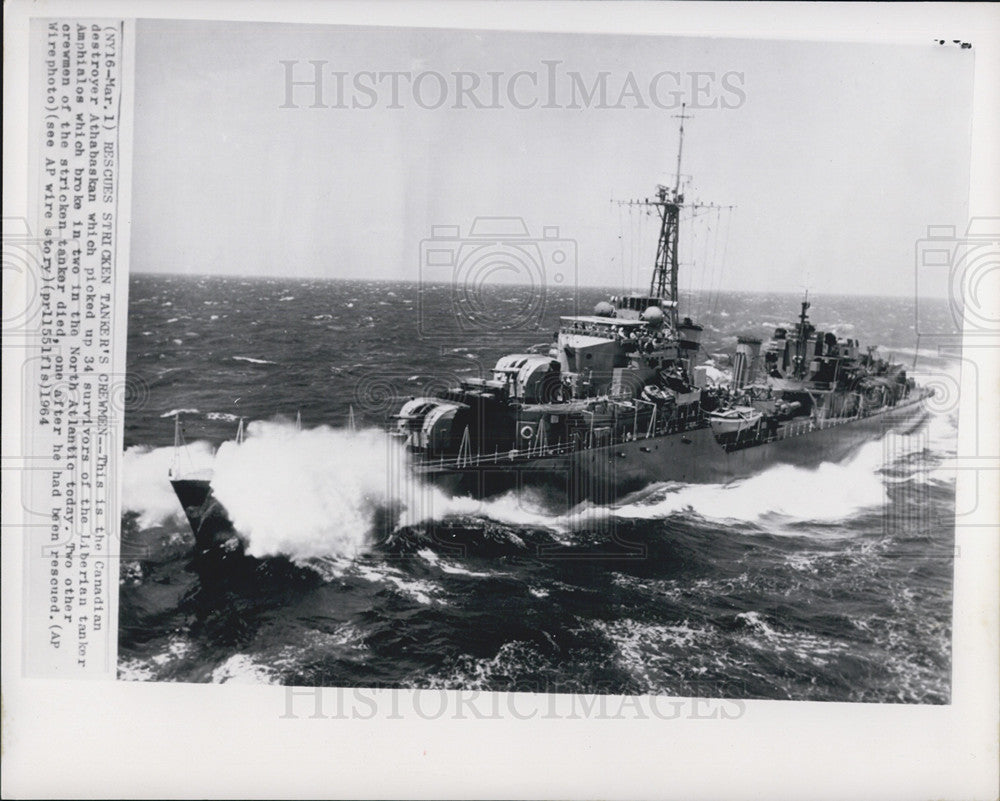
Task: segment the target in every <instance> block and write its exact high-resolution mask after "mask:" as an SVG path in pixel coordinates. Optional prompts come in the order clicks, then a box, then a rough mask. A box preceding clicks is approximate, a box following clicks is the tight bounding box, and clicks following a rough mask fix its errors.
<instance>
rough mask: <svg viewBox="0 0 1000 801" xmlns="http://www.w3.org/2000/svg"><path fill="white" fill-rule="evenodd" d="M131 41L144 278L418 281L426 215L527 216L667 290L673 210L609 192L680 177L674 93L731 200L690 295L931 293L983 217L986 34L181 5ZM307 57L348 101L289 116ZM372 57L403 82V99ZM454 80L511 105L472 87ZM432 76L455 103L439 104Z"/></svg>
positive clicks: (592, 276)
mask: <svg viewBox="0 0 1000 801" xmlns="http://www.w3.org/2000/svg"><path fill="white" fill-rule="evenodd" d="M138 34H139V35H138V46H137V51H138V53H137V67H136V104H135V109H136V123H135V145H134V176H135V180H134V186H133V210H134V225H133V232H132V257H131V258H132V268H133V269H134V270H137V271H143V272H176V273H210V274H246V275H288V276H310V277H313V276H322V277H338V276H342V277H355V278H381V279H412V280H417V279H418V278H420V276H421V271H422V261H421V259H422V258H424V259H425V260H426V257H425V256H424V257H422V256H421V241H422V240H424V239H426V238H427V237H429V236H430V234H431V226H434V225H452V226H460V227H461V230H462V233H463V234H464V233H465V232H467V230H468V227H469V225H470V224H471V222H472V221H473V219H474V218H475V217H477V216H518V217H523V218H524V220H525V222H526V223H527V225H528V227H529V229H530V230H531V233H532V235H535V236H538V237H541V236H542V234H543V227H552V228H558V234H559V236H560V237H562V238H565V239H570V240H573V241H575V243H576V247H577V254H578V261H577V275H578V279H577V280H578V281H579V283H580V284H584V285H602V286H609V285H621V284H623V283H626V284H627V283H630V275H631V276H634V275H635V274H636V273H638V275H639V276H640V281H648V278H647V276H648V270H649V266H650V265H651V263H652V260H653V256H654V252H653V249H654V248H655V241H654V240H653V239H651V237H652V235H653V234H655V226H653V225H651V224H650V221H649V220H645V221H643V222H642V224H641V225H640V222H639V219H640V218H638V217H635V216H630V215H629V212H628V210H627V209H622V208H620V207H618V206H615V205H612V203H610V200H611V199H612V198H620V199H626V198H630V197H636V196H647V195H650V194H651V193H652V191H653V189H654V186H655V184H656V183H657V182H658V181H667V180H668V179H669V176H670V175H671V174H672V173H673V172H674V169H675V159H676V152H677V151H676V148H677V124H678V120H677V119H676V118H675V116H674V115H676V114H677V113H678V112H679V109H677V108H661V107H660V106H672V105H675V104H676V101H677V100H679V99H680V98H681V97H683V98H684V99H685V100H687V101H689V102H691V101H694V104H695V105H700V106H708V105H712V104H713V102H714V105H715V107H714V108H695V109H690V110H689V113H690V114H691V115H692V119H690V120H688V122H687V129H686V137H685V145H684V164H683V168H682V172H683V173H685V174H689V175H691V176H692V179H691V181H692V183H691V188H690V190H689V192H688V197H689V199H691V198H695V197H697V198H699V199H701V200H704V201H714V202H716V203H719V204H723V205H734V206H736V209H735V210H734V211H733V212H731V213H730V212H719V213H718V214H708V215H706V216H704V217H702V218H701V219H700V221H698V222H697V223H695V224H692V225H689V226H687V227H686V228H685V233H686V234H687V238H686V240H685V242H684V247H683V248H682V253H683V256H684V259H685V262H686V264H685V268H684V269H685V272H684V275H683V278H682V287H694V288H697V287H700V286H705V285H707V284H708V283H710V282H712V281H713V280H714V281H715V282H716V284H718V283H720V281H721V283H722V285H723V286H726V287H730V288H734V289H761V290H767V291H781V290H788V291H796V292H797V291H799V290H801V288H802V287H803V286H805V285H808V286H809V288H810V289H811V290H812V291H814V292H817V293H861V294H900V295H906V294H912V292H913V286H914V269H915V268H914V253H915V245H916V242H917V240H919V239H920V238H921V237H922V236H924V234H925V231H926V227H927V226H928V225H942V224H945V225H947V224H953V225H957V226H959V228H961V227H962V226H963V225H964V221H965V217H966V214H967V200H968V185H969V172H968V171H969V125H970V114H971V89H972V67H973V51H971V50H960V49H958V48H955V47H952V46H946V47H940V46H936V45H933V44H931V43H930V42H929V43H928V44H927V46H919V47H918V46H901V45H884V46H874V45H869V44H860V45H855V44H826V43H806V42H798V43H796V42H764V41H754V40H725V39H674V38H653V37H623V36H618V35H615V36H593V35H570V34H548V33H546V34H535V33H496V32H485V33H474V32H465V31H440V30H434V31H430V30H428V31H421V30H412V29H409V30H408V29H378V28H339V27H320V26H292V25H272V24H263V23H249V24H242V23H203V22H175V21H140V23H139V25H138ZM283 61H290V62H293V63H292V65H291V67H289V66H287V65H284V64H282V62H283ZM310 61H321V62H325V63H324V64H323V65H322V67H321V71H322V75H323V81H324V83H323V95H322V102H323V103H324V104H325V105H326V106H331V107H327V108H312V107H311V106H312V105H313V103H314V100H315V96H314V91H313V88H312V87H311V86H305V87H295V88H293V90H292V95H291V101H292V105H295V106H298V107H297V108H282V106H283V105H286V104H287V102H286V101H287V100H288V99H289V98H288V97H287V90H288V87H287V85H286V71H287V70H289V69H291V75H292V76H293V78H294V79H296V80H307V79H312V78H313V77H314V72H313V70H314V67H313V66H312V65H311V64H310V63H309V62H310ZM546 61H558V62H560V63H559V64H558V65H556V66H555V67H551V66H546V65H545V64H544V63H543V62H546ZM552 69H554V70H555V75H556V78H555V80H554V81H553V82H552V83H551V84H550V83H549V82H548V76H549V74H550V73H549V72H547V71H548V70H552ZM522 71H524V72H527V73H530V74H529V75H522V76H520V77H517V78H514V76H515V75H516V74H517V73H519V72H522ZM365 72H372V73H389V72H403V73H406V75H405V76H403V77H400V78H399V79H398V81H399V88H398V95H397V98H396V103H395V105H398V106H402V108H392V107H391V106H392V105H393V97H392V92H391V85H390V79H389V78H383V79H382V80H381V81H378V80H377V75H376V76H360V77H359V73H365ZM455 72H467V73H472V74H473V75H474V76H476V77H475V78H462V79H461V80H463V81H465V82H466V85H468V82H471V81H474V80H477V79H478V80H479V81H480V86H479V87H478V91H477V92H474V96H475V97H476V98H477V99H478V100H479V101H480V103H481V104H482V105H485V106H491V105H499V106H500V108H490V107H486V108H476V107H475V105H474V101H473V100H472V99H471V98H470V97H469V96H468V95H466V97H465V101H464V102H463V101H461V100H458V99H456V98H457V91H456V82H457V81H458V80H459V79H456V78H455V77H454V76H453V73H455ZM601 72H606V73H608V75H606V76H605V79H604V80H605V81H606V85H607V87H608V89H607V99H606V101H605V103H604V106H605V107H603V108H595V107H594V106H596V105H598V104H599V102H600V98H599V97H597V96H595V97H594V98H593V99H592V100H591V102H590V104H589V105H590V106H591V107H589V108H588V107H586V106H587V105H588V104H587V103H586V102H585V101H584V99H583V98H582V96H581V95H580V94H579V93H578V94H577V95H576V101H577V102H576V105H577V106H581V107H579V108H571V107H569V106H571V105H573V100H574V95H573V90H572V87H573V76H572V73H577V74H579V76H580V79H581V81H582V82H583V85H584V86H585V87H586V88H587V89H588V90H589V89H590V87H591V85H592V84H593V83H594V82H595V80H596V81H599V80H600V73H601ZM695 72H702V73H710V74H714V77H712V75H709V76H708V77H704V76H703V77H700V78H695V77H692V76H691V73H695ZM334 73H343V74H344V75H343V77H342V78H337V77H336V76H335V75H334ZM665 73H667V74H665ZM674 74H677V75H679V80H678V79H677V78H676V77H675V75H674ZM727 74H728V76H727ZM420 75H424V77H423V78H419V83H420V86H419V89H420V93H419V97H415V95H414V89H413V85H412V79H413V78H415V77H417V76H420ZM437 75H440V76H442V78H443V80H444V81H445V85H444V90H445V92H446V100H445V102H444V103H443V105H441V107H440V108H430V106H433V105H435V104H436V103H437V102H438V98H439V97H440V92H441V86H440V81H439V79H438V78H437V77H436V76H437ZM657 75H660V76H661V77H660V78H659V79H658V80H657V81H656V85H655V91H654V88H653V87H651V84H652V83H653V82H654V78H655V76H657ZM533 76H537V77H533ZM629 76H632V78H634V83H632V82H631V79H630V77H629ZM723 76H727V77H725V78H724V77H723ZM338 80H342V81H343V87H344V90H345V91H344V93H343V95H341V96H340V97H338V93H337V81H338ZM355 81H360V83H361V84H362V86H363V87H368V88H369V89H368V91H365V90H364V89H355V88H354V85H355V84H354V82H355ZM494 85H495V86H497V87H499V95H496V96H494V95H493V94H492V86H494ZM598 85H599V83H598ZM695 85H698V86H701V87H703V88H702V91H701V93H700V94H699V93H696V92H695V91H694V86H695ZM511 87H512V88H511ZM551 87H554V90H553V91H554V92H555V95H554V96H553V97H550V96H549V91H550V88H551ZM577 88H578V89H579V87H577ZM672 92H680V94H672ZM623 94H624V97H620V96H621V95H623ZM696 94H697V97H695V95H696ZM372 95H375V99H374V100H373V99H372ZM338 99H339V100H342V101H343V102H341V103H340V104H339V105H346V106H347V108H339V107H336V106H337V105H338ZM532 101H534V106H533V107H532V108H529V109H520V108H516V107H515V103H516V104H519V105H530V104H531V103H532ZM619 101H620V102H619ZM457 103H461V104H462V105H464V106H465V107H464V108H455V107H454V106H455V105H456V104H457ZM354 104H357V105H358V106H368V105H371V106H372V107H371V108H360V107H359V108H354V107H352V105H354ZM546 105H548V106H558V107H557V108H551V107H549V108H547V107H546ZM642 105H645V106H646V108H642V107H641V106H642ZM616 106H624V107H623V108H622V107H616ZM549 233H550V234H551V233H552V232H551V231H550V232H549ZM425 250H426V249H425ZM723 255H724V256H725V258H724V260H723ZM544 258H547V255H546V256H545V257H544ZM722 270H724V272H721V271H722ZM713 271H714V272H713ZM423 272H424V274H426V272H427V271H426V269H424V270H423ZM713 275H714V278H712V277H711V276H713ZM940 287H941V292H944V289H945V287H944V284H943V283H942V284H941V285H940Z"/></svg>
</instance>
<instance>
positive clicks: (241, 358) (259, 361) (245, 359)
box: [233, 356, 277, 364]
mask: <svg viewBox="0 0 1000 801" xmlns="http://www.w3.org/2000/svg"><path fill="white" fill-rule="evenodd" d="M233 361H234V362H249V363H250V364H277V362H271V361H268V360H267V359H254V358H253V357H251V356H233Z"/></svg>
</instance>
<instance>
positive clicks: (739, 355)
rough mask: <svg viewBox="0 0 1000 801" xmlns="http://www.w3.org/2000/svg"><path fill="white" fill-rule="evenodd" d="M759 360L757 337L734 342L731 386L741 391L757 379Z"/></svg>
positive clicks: (740, 338)
mask: <svg viewBox="0 0 1000 801" xmlns="http://www.w3.org/2000/svg"><path fill="white" fill-rule="evenodd" d="M759 359H760V340H759V339H757V337H739V338H738V339H737V340H736V356H735V357H734V358H733V386H734V387H735V388H736V389H743V387H745V386H746V385H747V384H752V383H753V382H754V379H756V378H757V363H758V361H759Z"/></svg>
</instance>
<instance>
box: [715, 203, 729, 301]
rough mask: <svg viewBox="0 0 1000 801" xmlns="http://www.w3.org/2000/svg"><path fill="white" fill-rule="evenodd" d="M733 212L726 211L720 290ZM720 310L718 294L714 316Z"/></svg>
mask: <svg viewBox="0 0 1000 801" xmlns="http://www.w3.org/2000/svg"><path fill="white" fill-rule="evenodd" d="M733 211H734V209H733V208H732V207H730V208H728V209H726V236H725V239H724V240H723V243H722V263H721V269H720V270H719V289H720V291H721V288H722V276H723V275H724V274H725V272H726V254H727V253H728V252H729V233H730V231H732V228H733ZM718 309H719V295H718V293H716V296H715V305H714V307H713V308H712V314H715V313H716V311H718Z"/></svg>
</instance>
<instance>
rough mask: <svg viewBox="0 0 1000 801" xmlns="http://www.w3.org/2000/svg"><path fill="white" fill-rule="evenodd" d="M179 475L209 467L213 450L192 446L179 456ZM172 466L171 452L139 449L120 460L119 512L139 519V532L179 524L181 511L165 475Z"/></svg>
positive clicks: (134, 449)
mask: <svg viewBox="0 0 1000 801" xmlns="http://www.w3.org/2000/svg"><path fill="white" fill-rule="evenodd" d="M178 462H179V467H180V470H181V472H182V473H184V472H194V471H196V470H202V469H204V468H207V467H211V465H212V448H211V446H210V445H209V444H208V443H207V442H193V443H191V444H190V445H188V446H187V447H185V448H182V449H181V451H180V452H179V453H178ZM173 463H174V449H173V448H172V447H170V448H149V447H148V446H145V445H138V446H134V447H132V448H129V449H128V450H126V451H125V455H124V458H123V459H122V508H123V509H124V510H125V511H128V512H135V513H137V514H138V515H139V520H138V524H139V526H140V527H141V528H148V527H149V526H156V525H162V524H163V523H166V522H167V521H168V520H182V519H183V517H184V510H183V509H182V508H181V505H180V503H179V502H178V500H177V496H176V495H174V491H173V488H172V487H171V486H170V479H169V476H168V471H169V470H170V467H171V465H173Z"/></svg>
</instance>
